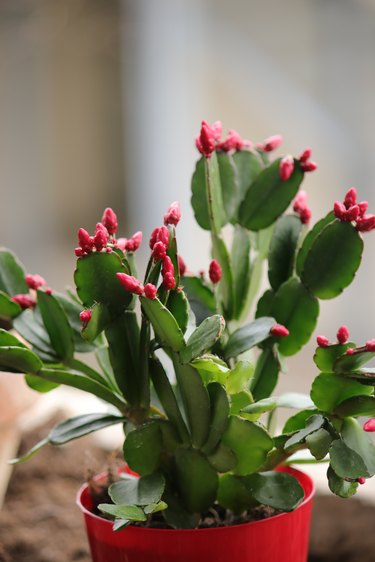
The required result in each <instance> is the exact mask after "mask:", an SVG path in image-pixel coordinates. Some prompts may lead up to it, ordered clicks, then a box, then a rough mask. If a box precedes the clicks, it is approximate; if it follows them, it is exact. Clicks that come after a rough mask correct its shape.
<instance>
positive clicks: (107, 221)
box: [101, 207, 118, 235]
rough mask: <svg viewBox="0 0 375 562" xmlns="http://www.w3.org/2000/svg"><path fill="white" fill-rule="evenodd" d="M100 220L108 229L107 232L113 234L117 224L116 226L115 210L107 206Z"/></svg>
mask: <svg viewBox="0 0 375 562" xmlns="http://www.w3.org/2000/svg"><path fill="white" fill-rule="evenodd" d="M101 222H102V223H103V225H104V226H105V227H106V229H107V230H108V234H110V235H112V234H115V232H116V231H117V226H118V223H117V216H116V214H115V212H114V211H113V210H112V209H111V208H110V207H107V208H106V209H105V211H104V213H103V216H102V220H101Z"/></svg>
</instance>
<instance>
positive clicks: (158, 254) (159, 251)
mask: <svg viewBox="0 0 375 562" xmlns="http://www.w3.org/2000/svg"><path fill="white" fill-rule="evenodd" d="M151 255H152V257H153V258H154V260H156V261H160V260H163V259H164V258H165V256H166V255H167V248H166V247H165V245H164V244H163V242H156V244H155V245H154V247H153V250H152V253H151Z"/></svg>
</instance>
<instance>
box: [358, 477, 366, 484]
mask: <svg viewBox="0 0 375 562" xmlns="http://www.w3.org/2000/svg"><path fill="white" fill-rule="evenodd" d="M357 482H358V484H366V478H364V477H363V476H360V477H359V478H357Z"/></svg>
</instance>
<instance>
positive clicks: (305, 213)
mask: <svg viewBox="0 0 375 562" xmlns="http://www.w3.org/2000/svg"><path fill="white" fill-rule="evenodd" d="M299 218H300V220H301V223H302V224H309V222H310V220H311V210H310V209H309V208H308V207H306V208H305V209H302V210H301V211H300V213H299Z"/></svg>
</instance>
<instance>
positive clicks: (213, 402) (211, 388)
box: [202, 382, 229, 455]
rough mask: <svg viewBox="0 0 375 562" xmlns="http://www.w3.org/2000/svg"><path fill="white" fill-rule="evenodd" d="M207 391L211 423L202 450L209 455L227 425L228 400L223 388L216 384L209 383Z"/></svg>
mask: <svg viewBox="0 0 375 562" xmlns="http://www.w3.org/2000/svg"><path fill="white" fill-rule="evenodd" d="M207 391H208V394H209V397H210V407H211V422H210V432H209V435H208V439H207V441H206V443H205V444H204V447H203V448H202V450H203V451H204V452H205V453H207V454H208V455H210V454H212V453H213V452H214V450H215V449H216V447H217V445H218V444H219V442H220V439H221V437H222V435H223V433H224V431H225V429H226V427H227V425H228V421H229V400H228V395H227V393H226V392H225V390H224V388H223V387H222V386H221V384H219V383H217V382H211V383H209V384H208V385H207Z"/></svg>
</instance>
